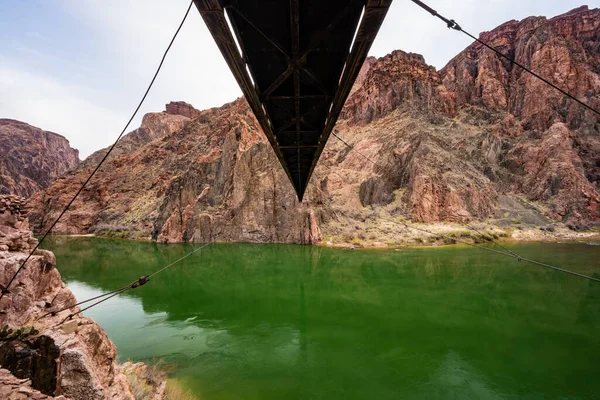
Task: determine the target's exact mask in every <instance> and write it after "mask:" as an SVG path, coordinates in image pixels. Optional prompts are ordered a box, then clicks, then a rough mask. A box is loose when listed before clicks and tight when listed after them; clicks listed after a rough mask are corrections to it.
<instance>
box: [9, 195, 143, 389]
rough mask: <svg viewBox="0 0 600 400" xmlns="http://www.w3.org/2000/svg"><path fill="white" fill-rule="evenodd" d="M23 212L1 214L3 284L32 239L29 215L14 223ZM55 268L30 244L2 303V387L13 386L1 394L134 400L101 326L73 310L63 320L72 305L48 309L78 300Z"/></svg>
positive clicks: (52, 261)
mask: <svg viewBox="0 0 600 400" xmlns="http://www.w3.org/2000/svg"><path fill="white" fill-rule="evenodd" d="M0 201H2V199H0ZM22 215H23V210H18V212H16V213H14V212H4V213H3V214H0V247H1V248H2V249H5V250H2V251H0V284H2V285H3V287H5V286H6V285H7V284H8V282H9V281H10V279H11V277H12V276H13V275H14V273H15V272H16V271H17V269H18V268H19V266H20V265H21V263H22V262H23V261H24V260H25V258H26V257H27V253H28V252H30V251H31V250H32V249H33V248H34V247H35V245H36V244H37V241H36V239H35V238H34V237H33V235H32V234H31V232H30V231H29V230H27V221H26V220H24V221H19V217H21V216H22ZM6 249H8V250H6ZM55 266H56V260H55V258H54V255H53V254H52V253H51V252H49V251H46V250H36V252H35V253H34V254H33V256H32V257H31V259H30V260H29V261H28V262H27V264H26V265H25V267H24V268H23V269H22V270H21V272H20V273H19V274H18V275H17V276H16V279H15V280H14V282H13V283H12V284H11V285H10V287H9V288H8V292H7V293H6V294H5V295H4V297H3V298H2V300H1V301H0V327H2V328H1V330H0V366H1V367H2V368H3V369H4V370H0V393H4V392H6V391H7V386H10V387H11V388H13V386H18V389H17V391H16V392H14V393H15V394H14V395H13V394H11V396H12V397H3V398H15V399H21V398H32V399H43V398H46V397H44V396H41V395H39V393H38V392H41V393H42V394H44V395H46V396H58V397H57V398H63V397H60V396H64V397H65V398H68V399H72V400H93V399H95V400H104V399H113V400H117V399H119V400H120V399H123V400H133V395H132V394H131V391H130V388H129V384H128V381H127V378H126V377H125V375H123V374H122V373H121V372H119V371H118V370H117V368H116V366H115V363H114V361H115V358H116V347H115V346H114V344H113V343H112V342H111V341H110V340H109V339H108V337H107V336H106V333H105V332H104V330H103V329H102V328H101V327H100V326H98V325H97V324H96V323H95V322H94V321H92V320H91V319H89V318H86V317H83V316H81V315H79V314H78V315H76V316H74V317H73V318H71V319H69V320H67V321H64V320H65V318H66V317H67V316H68V315H69V313H71V312H77V311H78V310H79V309H78V308H77V307H72V308H70V309H69V310H67V311H64V312H58V313H56V314H55V315H54V314H48V313H49V312H52V311H58V310H61V309H63V308H65V307H68V306H72V305H73V304H75V303H76V300H75V297H74V296H73V294H72V293H71V292H70V291H69V290H68V289H67V288H66V287H65V285H64V284H63V283H62V281H61V278H60V274H59V273H58V271H57V270H56V268H55ZM47 314H48V315H47ZM5 370H8V371H10V373H11V374H12V375H14V377H15V378H10V377H8V376H7V373H6V372H5ZM17 378H18V379H17ZM26 380H27V381H26ZM19 396H20V397H19Z"/></svg>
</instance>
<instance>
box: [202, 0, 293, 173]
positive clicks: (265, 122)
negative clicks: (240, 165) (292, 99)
mask: <svg viewBox="0 0 600 400" xmlns="http://www.w3.org/2000/svg"><path fill="white" fill-rule="evenodd" d="M194 4H195V5H196V8H197V9H198V12H200V15H201V16H202V19H203V20H204V23H205V24H206V27H207V28H208V30H209V31H210V33H211V35H212V37H213V38H214V40H215V42H216V43H217V46H218V47H219V50H220V51H221V54H222V55H223V58H224V59H225V62H226V63H227V65H228V66H229V68H230V69H231V72H232V73H233V76H234V77H235V79H236V81H237V82H238V85H240V88H241V89H242V92H243V93H244V97H245V98H246V101H248V104H249V105H250V108H251V109H252V112H254V115H255V116H256V119H257V120H258V123H259V124H260V126H261V128H262V129H263V132H264V133H265V136H266V137H267V140H268V141H269V143H270V144H271V147H272V148H273V151H274V152H275V155H276V156H277V158H278V159H279V162H280V163H281V166H282V167H283V169H284V170H285V173H286V174H287V176H288V178H289V179H290V181H291V180H292V175H291V173H290V171H289V169H288V167H287V165H286V163H285V159H284V157H283V154H282V153H281V151H280V150H279V148H278V145H277V138H276V137H275V133H274V132H273V129H272V128H271V123H270V122H269V118H268V115H267V114H266V113H265V111H263V106H262V103H261V102H260V99H259V96H258V93H257V91H256V90H255V88H254V85H253V83H252V79H251V78H250V76H249V75H248V72H247V70H246V63H245V62H244V60H243V59H242V55H240V54H239V51H238V48H237V46H236V43H235V39H234V38H233V35H232V33H231V32H230V30H229V26H228V25H227V21H226V19H225V10H224V8H223V7H222V6H221V4H220V2H219V1H218V0H194ZM240 46H243V44H242V43H240ZM242 52H243V47H242Z"/></svg>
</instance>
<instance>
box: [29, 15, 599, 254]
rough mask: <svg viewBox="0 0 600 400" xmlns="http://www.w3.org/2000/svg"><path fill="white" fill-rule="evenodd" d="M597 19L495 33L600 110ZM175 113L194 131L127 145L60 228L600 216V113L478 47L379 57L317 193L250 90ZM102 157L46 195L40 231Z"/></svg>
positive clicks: (592, 219) (299, 238)
mask: <svg viewBox="0 0 600 400" xmlns="http://www.w3.org/2000/svg"><path fill="white" fill-rule="evenodd" d="M599 21H600V10H598V9H596V10H589V9H587V8H586V7H583V8H580V9H577V10H573V11H572V12H570V13H567V14H565V15H562V16H559V17H556V18H553V19H550V20H547V19H545V18H543V17H539V18H538V17H536V18H528V19H525V20H523V21H520V22H518V21H511V22H508V23H506V24H504V25H502V26H500V27H498V28H497V29H495V30H494V31H491V32H486V33H483V34H482V38H483V39H485V40H486V41H489V42H490V43H491V44H492V45H494V46H497V47H499V48H500V49H501V50H503V51H506V52H507V53H509V54H511V55H515V56H516V57H517V59H518V60H519V61H520V62H522V63H523V64H525V65H527V66H530V67H531V68H532V69H534V70H536V71H537V72H539V73H540V74H541V75H544V76H547V78H548V79H550V80H552V81H553V82H555V83H556V84H558V85H560V86H562V87H564V88H565V89H566V90H569V91H571V92H573V94H575V95H577V96H579V97H580V98H582V99H583V100H584V101H586V102H588V103H589V104H590V105H593V106H596V107H598V106H600V100H599V93H600V86H599V85H600V84H599V82H600V77H599V75H598V73H599V72H600V70H599V68H598V65H600V64H599V63H597V62H596V61H598V57H600V56H599V51H598V50H599V45H598V43H599V38H600V25H599V24H600V22H599ZM175 110H177V111H175ZM168 112H179V113H180V114H182V115H181V117H180V118H182V119H183V120H182V121H183V122H182V126H183V127H182V128H180V129H179V128H177V127H176V126H173V129H166V130H165V131H164V134H163V135H162V136H160V135H159V136H158V137H156V138H154V139H153V140H151V141H149V142H147V143H145V144H139V142H136V143H138V144H136V146H131V147H127V146H125V147H124V148H123V149H124V150H123V151H121V152H120V153H117V154H116V155H115V157H113V158H111V160H109V162H108V163H107V164H106V165H105V166H104V167H103V169H102V171H101V174H100V175H99V176H98V177H97V178H95V180H94V181H92V183H91V185H89V186H88V188H87V189H86V190H85V191H84V192H83V193H82V195H81V196H80V198H79V200H78V201H76V202H75V204H74V206H73V207H72V209H71V211H70V212H69V213H67V214H66V215H65V218H64V219H63V220H62V222H61V223H59V225H58V226H57V231H58V232H70V233H81V232H109V231H128V232H132V231H134V232H139V234H140V235H145V236H151V237H152V238H154V239H155V240H158V241H162V242H173V241H209V240H217V241H253V242H273V241H274V242H287V243H315V242H318V241H320V240H322V239H323V238H324V237H326V236H344V237H348V238H355V237H356V236H357V235H367V236H369V237H370V236H372V237H373V238H378V237H380V236H385V235H386V234H387V232H388V231H389V230H390V229H391V228H390V227H389V226H387V225H386V224H388V222H389V221H388V220H389V219H390V218H395V217H399V216H401V217H404V218H409V219H412V220H414V221H418V222H438V221H443V222H458V223H467V222H470V221H475V220H487V219H490V218H491V219H495V220H496V221H497V222H498V223H510V222H508V221H514V220H515V219H519V218H520V216H521V215H524V216H527V218H528V221H530V223H532V224H546V223H548V219H551V220H555V221H561V222H565V223H569V224H574V225H577V226H587V225H590V224H594V223H598V222H600V215H599V212H598V203H599V201H600V196H599V193H598V190H599V185H600V142H599V138H600V134H599V133H600V132H599V129H600V124H599V120H598V118H597V117H596V116H595V115H593V114H592V113H590V112H588V111H585V110H583V109H582V108H580V106H576V105H575V104H574V103H573V102H571V101H569V100H566V99H565V98H564V97H563V96H561V95H558V94H557V93H556V92H555V91H554V89H552V88H551V87H548V86H546V85H544V84H542V83H539V82H538V81H537V80H536V79H535V78H533V77H531V76H529V75H528V74H526V73H523V72H522V71H519V70H518V68H517V67H515V66H513V65H510V63H505V62H504V61H502V59H501V58H499V57H498V56H497V55H495V54H494V53H492V52H491V51H489V50H487V49H485V48H483V47H481V46H480V45H477V44H473V45H472V46H470V47H468V48H467V49H466V50H465V51H463V52H461V53H460V54H459V55H458V56H457V57H456V58H454V59H453V60H452V61H450V63H449V64H448V65H447V66H446V67H445V68H443V69H442V70H441V71H436V70H435V69H434V68H432V67H430V66H428V65H427V64H426V63H425V61H424V60H423V58H422V57H421V56H420V55H416V54H409V53H404V52H402V51H395V52H393V53H392V54H390V55H388V56H386V57H383V58H380V59H374V58H369V59H368V60H367V62H366V63H365V65H364V66H363V69H362V70H361V73H360V76H359V79H358V80H357V83H356V85H355V87H354V89H353V91H352V94H351V95H350V97H349V98H348V101H347V104H346V106H345V108H344V110H343V112H342V118H341V119H340V121H339V122H338V124H337V126H336V128H335V129H336V132H337V134H338V135H339V136H341V137H343V138H344V139H345V140H346V141H347V142H349V143H351V144H352V146H353V147H354V151H352V150H350V149H349V148H347V147H346V146H345V145H343V144H342V143H340V142H339V141H337V140H336V139H335V138H333V137H332V138H330V140H329V143H328V144H327V146H326V148H325V151H324V152H323V155H322V158H321V160H320V162H319V165H318V166H317V168H316V170H315V174H314V176H313V177H312V180H311V184H310V185H309V189H308V192H307V195H306V196H305V202H304V203H303V204H298V202H297V200H296V199H295V196H294V194H293V190H292V187H291V185H290V184H289V182H288V181H287V178H286V176H285V174H284V173H283V171H282V169H281V168H280V166H279V164H278V162H277V160H276V158H275V156H274V155H273V152H272V150H271V149H270V147H269V146H268V143H267V142H266V140H265V138H264V136H263V135H262V133H261V132H260V129H259V126H258V124H257V122H256V120H255V119H254V117H253V115H252V114H251V112H250V110H249V108H248V105H247V104H246V102H245V101H244V100H243V99H239V100H236V101H235V102H233V103H230V104H227V105H225V106H223V107H220V108H216V109H211V110H206V111H202V112H198V113H196V112H191V111H189V107H188V105H182V104H181V103H171V105H170V106H168ZM163 114H167V115H171V114H168V113H161V115H163ZM190 117H192V118H193V119H190ZM367 158H368V160H367ZM90 167H91V165H90V164H89V163H88V162H87V161H86V163H84V164H83V165H82V167H80V168H79V169H78V170H77V171H76V172H74V173H72V174H70V175H69V176H68V177H66V178H65V179H62V180H59V181H57V182H55V183H54V184H53V185H52V186H51V187H49V188H48V189H47V190H46V191H45V192H44V193H40V194H38V195H37V196H35V198H34V199H33V210H34V211H33V215H32V220H33V222H34V226H35V228H36V229H38V230H41V229H42V228H45V227H47V226H48V225H49V221H51V220H52V219H53V218H55V217H56V216H57V215H58V212H59V211H60V210H61V208H62V207H63V206H64V205H65V204H66V203H67V201H68V200H69V199H70V197H71V196H72V194H73V193H74V191H75V190H76V188H77V185H78V184H80V183H81V182H82V181H83V180H84V179H85V178H86V177H87V175H88V173H89V170H90Z"/></svg>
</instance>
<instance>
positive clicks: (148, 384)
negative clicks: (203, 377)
mask: <svg viewBox="0 0 600 400" xmlns="http://www.w3.org/2000/svg"><path fill="white" fill-rule="evenodd" d="M136 365H139V364H133V365H132V366H131V367H127V368H125V369H124V370H123V372H124V373H125V375H126V376H127V379H128V380H129V386H130V387H131V391H132V393H133V397H134V398H135V400H154V399H155V396H156V393H157V391H158V389H159V387H160V386H161V384H162V383H163V382H165V381H166V379H167V374H168V372H169V371H170V370H171V367H169V366H168V365H166V364H164V363H163V362H162V361H161V360H159V361H158V362H157V363H155V364H145V365H143V366H141V367H136ZM162 400H198V399H197V398H196V397H195V396H194V395H193V394H192V393H191V392H190V391H188V390H184V389H182V388H181V387H180V386H179V385H178V384H177V381H175V380H171V381H167V386H166V388H165V391H164V393H163V397H162Z"/></svg>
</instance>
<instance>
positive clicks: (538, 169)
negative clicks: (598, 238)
mask: <svg viewBox="0 0 600 400" xmlns="http://www.w3.org/2000/svg"><path fill="white" fill-rule="evenodd" d="M481 38H482V40H484V41H486V42H488V43H490V44H491V45H493V46H495V47H498V48H499V49H501V50H502V51H503V52H505V53H507V54H510V55H511V56H513V57H515V59H516V60H517V61H518V62H519V63H521V64H523V65H525V66H528V67H529V68H531V69H532V70H533V71H535V72H536V73H538V74H539V75H541V76H543V77H545V78H547V79H548V80H550V81H551V82H553V83H555V84H556V85H558V86H559V87H561V88H563V89H565V90H567V91H568V92H569V93H571V94H573V95H574V96H576V97H577V98H579V99H581V100H583V101H585V102H586V103H587V104H589V105H590V106H592V107H595V108H596V109H598V108H600V95H599V94H600V75H599V74H600V67H599V66H600V9H593V10H590V9H588V7H587V6H583V7H580V8H578V9H575V10H572V11H571V12H568V13H566V14H564V15H560V16H557V17H555V18H552V19H550V20H548V19H546V18H544V17H531V18H527V19H524V20H523V21H510V22H507V23H505V24H503V25H501V26H500V27H498V28H496V29H495V30H493V31H491V32H484V33H482V34H481ZM440 75H441V76H442V79H443V82H444V85H445V86H446V87H447V88H448V90H450V91H451V92H453V93H455V94H456V103H457V106H458V107H459V108H460V107H465V106H468V105H471V106H476V107H480V108H483V109H486V110H489V111H491V112H492V113H497V114H498V117H501V118H503V120H501V121H494V120H493V119H489V118H486V122H489V123H492V124H493V127H492V131H491V136H490V139H491V140H493V141H496V142H497V143H502V146H504V147H507V148H508V149H507V150H508V151H504V152H500V153H498V154H495V155H494V157H492V158H490V161H491V164H499V165H501V166H504V167H505V168H506V169H507V170H508V171H509V172H511V173H512V174H513V176H514V178H515V179H514V180H513V187H512V189H513V190H514V191H516V192H519V193H524V194H525V195H526V197H527V199H529V200H532V201H538V202H541V203H544V204H545V205H547V206H548V207H549V214H550V215H551V216H552V217H553V218H556V219H559V220H564V221H572V222H575V221H588V222H598V220H599V218H600V216H599V214H598V203H599V202H600V195H599V194H598V189H599V187H600V118H599V117H598V116H597V115H596V114H594V113H593V112H591V111H588V110H586V109H585V108H583V107H582V106H580V105H579V104H577V103H576V102H574V101H572V100H569V99H567V98H565V97H564V96H563V95H562V94H560V93H559V92H558V91H556V90H554V89H553V88H551V87H549V86H548V85H546V84H545V83H543V82H541V81H540V80H538V79H536V78H535V77H533V76H531V75H530V74H528V73H526V72H524V71H523V70H521V69H520V68H518V67H516V66H514V65H511V63H509V62H507V61H503V60H502V59H500V58H499V57H497V56H496V55H494V54H493V53H492V52H491V51H489V50H487V49H485V48H483V47H482V46H481V45H480V44H478V43H474V44H473V45H471V46H470V47H468V48H467V49H466V50H465V51H463V52H462V53H461V54H459V55H458V56H457V57H456V58H454V59H453V60H452V61H450V63H448V65H447V66H446V67H444V68H443V69H442V70H441V71H440ZM506 123H508V126H507V125H506Z"/></svg>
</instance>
